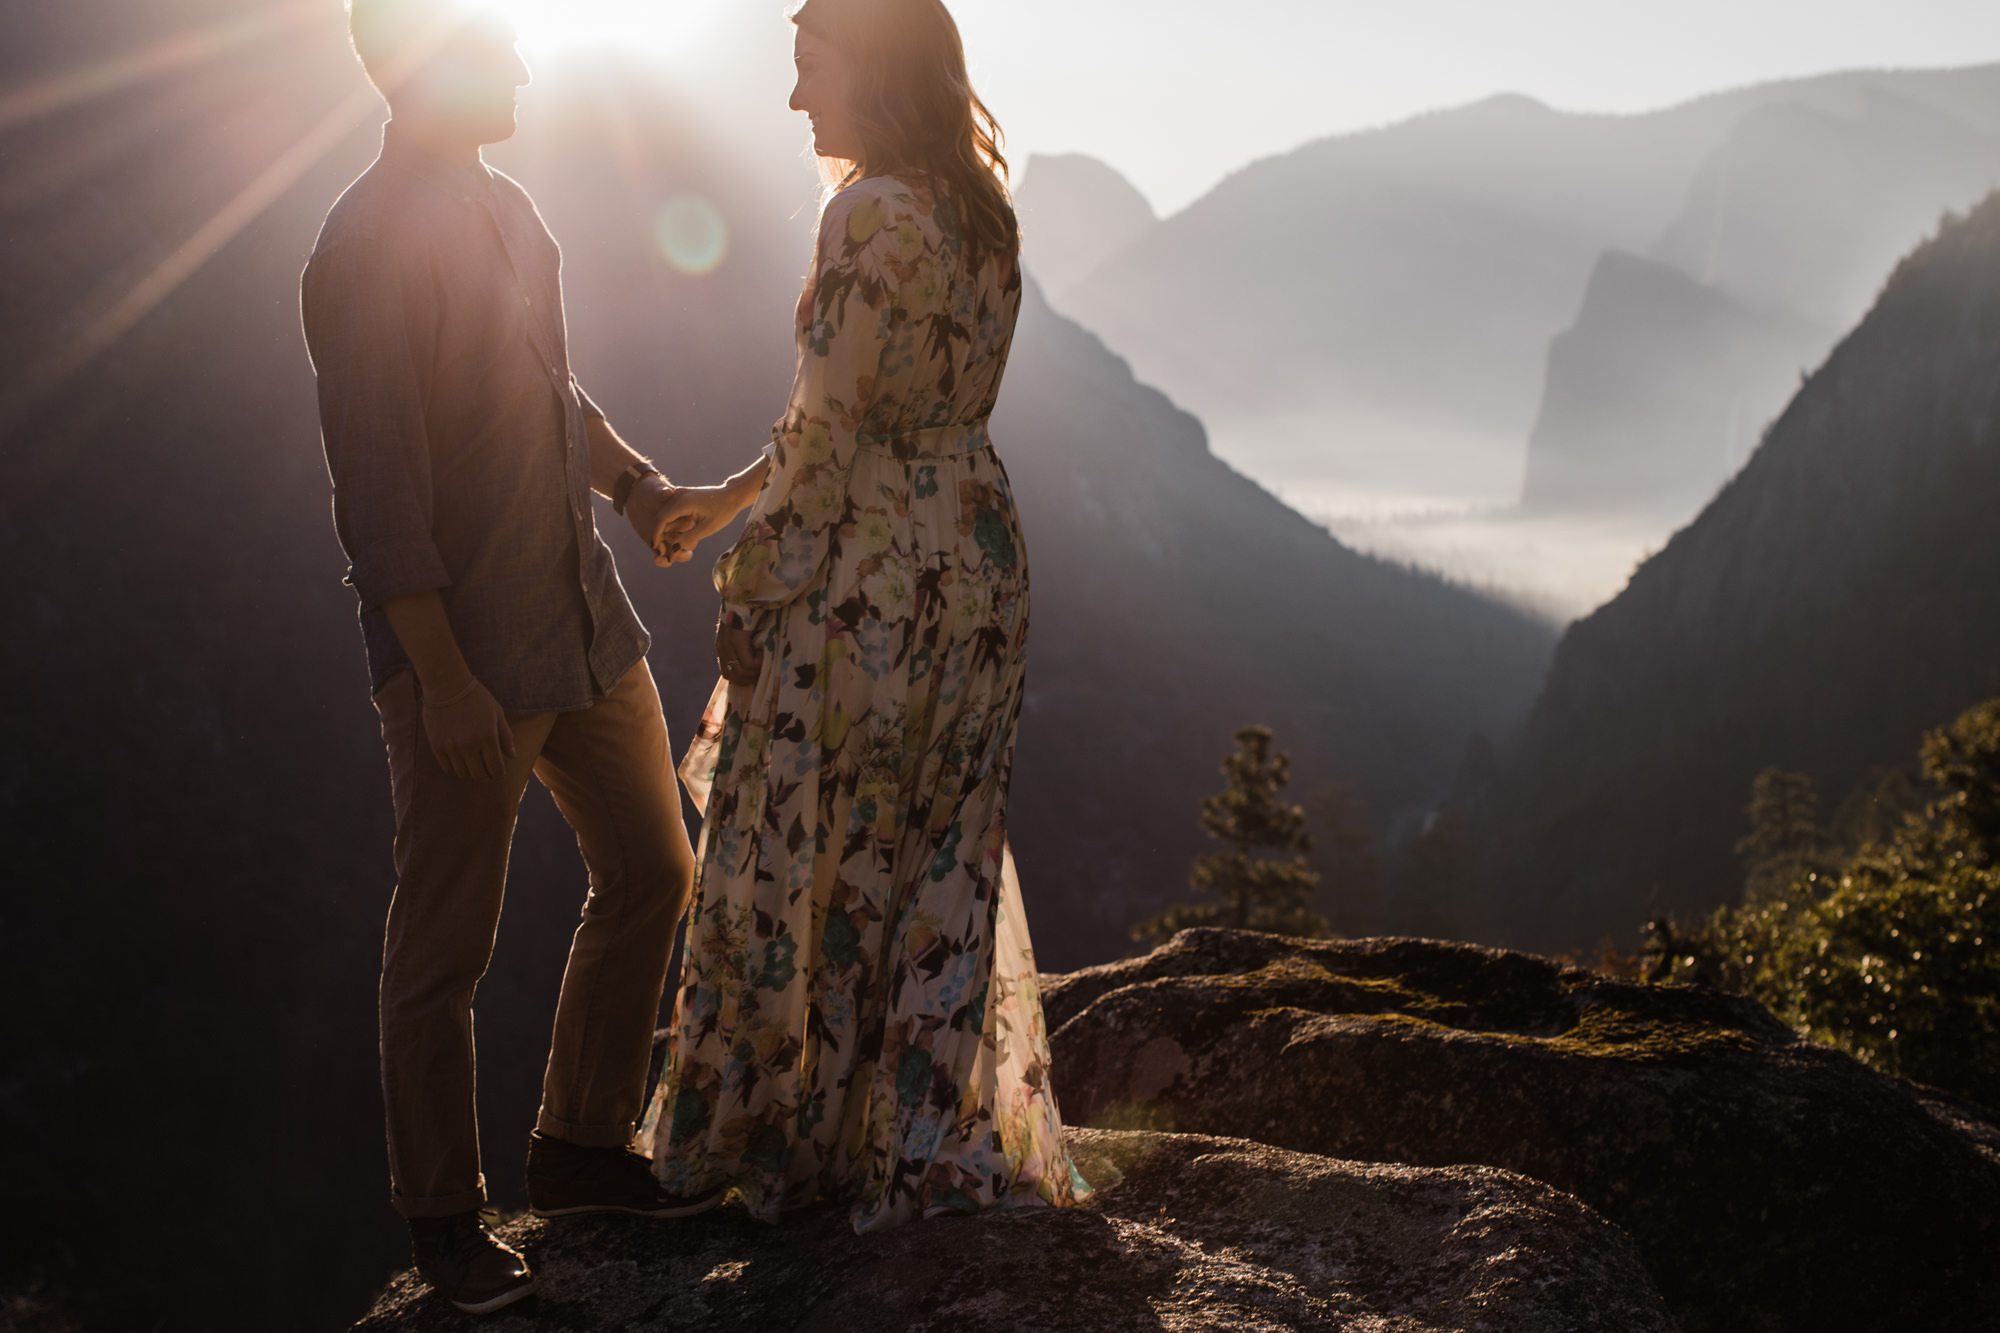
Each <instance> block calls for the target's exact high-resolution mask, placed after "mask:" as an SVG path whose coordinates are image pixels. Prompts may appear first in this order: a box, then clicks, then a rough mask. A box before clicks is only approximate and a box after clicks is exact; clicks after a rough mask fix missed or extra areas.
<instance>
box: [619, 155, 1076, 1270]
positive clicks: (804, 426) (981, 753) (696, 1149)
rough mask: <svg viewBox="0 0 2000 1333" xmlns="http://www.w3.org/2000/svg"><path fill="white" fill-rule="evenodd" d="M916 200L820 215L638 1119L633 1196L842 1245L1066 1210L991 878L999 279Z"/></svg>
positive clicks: (850, 203) (1024, 994)
mask: <svg viewBox="0 0 2000 1333" xmlns="http://www.w3.org/2000/svg"><path fill="white" fill-rule="evenodd" d="M968 255H969V252H968V247H967V244H966V239H965V235H964V232H963V230H962V228H961V225H960V222H959V220H958V218H957V215H956V214H955V212H954V210H953V207H952V204H951V201H950V199H949V198H948V197H947V196H945V195H944V194H942V193H941V192H939V191H936V190H933V189H932V188H931V187H929V186H928V185H926V184H924V183H921V182H919V181H915V180H909V181H905V180H901V179H897V178H894V177H874V178H870V179H866V180H863V181H860V182H858V183H856V184H854V185H852V186H849V187H848V188H847V189H845V190H842V191H841V192H840V193H839V194H837V195H836V196H834V198H833V199H832V200H831V201H830V202H829V204H828V206H827V208H826V210H825V213H824V215H823V217H822V220H821V224H820V234H819V243H818V249H817V253H816V255H815V257H814V264H813V276H812V277H811V279H809V281H808V283H807V285H806V289H805V292H804V294H803V295H802V296H801V297H800V301H799V319H798V348H799V363H798V374H797V378H796V380H795V382H794V386H793V390H792V396H791V401H790V403H789V405H788V407H787V409H786V412H785V415H784V417H783V418H782V419H781V420H780V421H779V422H778V424H777V426H776V427H775V428H774V430H773V432H772V436H773V444H772V447H771V450H770V459H771V469H770V473H769V476H768V478H767V480H766V482H765V484H764V489H763V492H762V493H761V494H760V495H759V497H758V499H757V502H756V504H755V505H754V507H753V508H752V509H751V511H750V517H749V520H748V522H747V524H746V526H745V529H744V532H743V535H742V537H741V538H740V539H739V540H738V541H737V543H736V545H735V546H734V547H733V548H732V549H731V550H730V551H729V552H728V553H727V554H725V555H724V556H723V557H722V558H721V560H719V561H718V562H717V564H716V567H715V582H716V588H717V590H718V591H719V592H720V593H721V594H722V600H723V615H724V617H725V618H726V619H728V620H729V621H731V622H732V623H734V624H737V625H741V626H744V627H747V628H749V629H750V630H751V631H752V633H753V635H754V636H755V638H756V640H757V642H758V643H759V644H760V645H761V646H762V648H763V651H764V663H763V668H762V671H761V673H760V677H759V679H758V682H757V684H756V685H755V686H754V687H744V686H724V685H718V686H717V691H716V699H715V701H713V702H712V703H711V705H710V710H709V717H708V718H707V719H705V725H704V733H705V734H707V735H709V736H711V737H712V740H711V741H710V743H709V745H710V748H709V749H708V750H707V751H704V750H703V748H702V747H701V746H700V745H699V744H698V746H697V749H696V750H695V751H694V752H693V753H691V754H690V756H689V760H688V763H687V764H686V765H684V766H683V773H684V774H686V775H687V776H688V777H689V785H690V788H691V789H692V790H694V791H695V792H696V794H697V799H699V798H700V795H701V788H702V787H703V786H704V785H706V786H708V788H709V790H708V792H707V803H706V808H705V819H704V821H703V824H702V832H701V846H700V849H699V852H698V859H699V864H700V871H699V880H698V885H697V890H696V897H695V903H694V907H693V914H692V919H691V922H690V925H689V932H688V945H687V948H688V954H687V964H686V971H685V973H684V979H683V983H682V987H681V990H680V993H679V996H678V997H677V1000H676V1004H675V1009H674V1018H673V1026H672V1037H671V1044H670V1047H669V1050H668V1053H667V1061H666V1066H665V1071H664V1073H663V1074H662V1075H661V1079H660V1089H659V1092H658V1094H657V1096H656V1098H655V1101H654V1104H653V1108H652V1111H651V1113H650V1115H649V1122H650V1125H651V1135H652V1147H653V1159H654V1164H655V1168H656V1170H657V1171H658V1173H659V1176H660V1180H661V1181H662V1183H663V1184H664V1185H665V1186H666V1187H667V1188H669V1189H671V1190H674V1191H676V1192H678V1193H682V1194H689V1195H693V1194H698V1193H704V1192H707V1191H709V1190H711V1189H714V1188H717V1187H720V1186H733V1187H735V1188H736V1189H737V1190H739V1191H740V1192H741V1194H742V1195H743V1197H744V1199H745V1200H746V1202H747V1203H748V1204H749V1207H750V1209H751V1211H752V1213H753V1214H755V1215H757V1216H759V1217H762V1218H765V1219H767V1220H775V1219H776V1218H777V1216H778V1214H779V1212H780V1211H781V1209H782V1208H784V1207H786V1206H792V1205H798V1204H803V1203H806V1202H809V1201H811V1200H813V1199H815V1198H833V1199H840V1200H844V1201H846V1202H848V1203H850V1204H851V1206H852V1210H853V1211H852V1219H853V1224H854V1227H855V1229H856V1230H857V1231H861V1230H866V1229H868V1228H870V1227H876V1226H883V1225H890V1224H894V1223H897V1222H901V1221H905V1220H908V1219H910V1218H913V1217H917V1216H930V1215H933V1214H936V1213H940V1212H946V1211H953V1210H957V1211H967V1212H970V1211H975V1210H978V1209H981V1208H986V1207H990V1206H995V1205H1001V1206H1007V1205H1016V1204H1033V1203H1042V1204H1054V1205H1059V1206H1060V1205H1068V1204H1072V1203H1074V1202H1076V1201H1077V1200H1078V1199H1079V1198H1080V1197H1082V1196H1083V1195H1085V1194H1087V1193H1088V1188H1089V1187H1088V1186H1087V1185H1085V1184H1084V1182H1083V1181H1082V1179H1081V1178H1080V1177H1079V1176H1078V1175H1077V1174H1076V1172H1075V1170H1074V1168H1073V1167H1072V1166H1071V1164H1070V1160H1069V1156H1068V1154H1067V1152H1066V1151H1065V1149H1064V1147H1063V1143H1062V1124H1061V1117H1060V1114H1059V1113H1058V1111H1057V1108H1056V1101H1055V1095H1054V1092H1053V1090H1052V1089H1051V1087H1050V1086H1049V1056H1048V1040H1047V1035H1046V1033H1045V1032H1044V1031H1043V1024H1042V1008H1041V998H1040V995H1039V992H1038V989H1037V986H1036V974H1035V963H1034V955H1033V952H1032V949H1031V947H1030V945H1029V941H1028V931H1027V922H1026V918H1025V917H1024V915H1023V912H1022V907H1021V897H1020V890H1019V887H1018V885H1017V884H1016V882H1015V879H1014V874H1013V862H1012V858H1011V857H1010V856H1009V854H1008V851H1007V821H1006V814H1007V783H1008V776H1009V770H1010V768H1011V765H1012V762H1013V755H1014V735H1015V729H1016V726H1017V724H1018V721H1019V717H1020V711H1021V693H1022V668H1023V659H1022V650H1023V648H1024V646H1025V643H1026V639H1027V632H1028V570H1027V561H1026V548H1025V547H1024V545H1023V543H1022V539H1021V531H1020V527H1019V525H1018V523H1017V521H1016V518H1015V513H1014V502H1013V496H1012V493H1011V491H1010V490H1009V487H1008V483H1007V474H1006V472H1005V471H1004V470H1003V469H1002V467H1001V466H1000V460H999V458H998V456H997V455H996V454H995V453H994V451H993V447H992V444H991V443H990V442H989V440H988V437H987V429H986V419H987V415H988V414H989V413H990V412H991V410H992V407H993V402H994V398H995V395H996V394H997V393H998V391H999V387H1000V378H1001V374H1002V372H1003V370H1004V369H1005V366H1006V361H1007V352H1008V348H1009V346H1010V344H1011V342H1012V339H1013V332H1014V321H1015V317H1016V315H1017V314H1018V312H1019V309H1020V297H1021V279H1020V273H1019V270H1018V266H1017V265H1016V264H1015V262H1014V261H1013V260H1012V259H1011V258H1008V257H1005V256H997V255H991V254H989V255H986V256H985V257H984V259H983V260H982V261H980V262H978V263H976V264H975V263H973V262H972V261H971V260H970V259H969V257H968Z"/></svg>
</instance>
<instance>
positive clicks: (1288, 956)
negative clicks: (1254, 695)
mask: <svg viewBox="0 0 2000 1333" xmlns="http://www.w3.org/2000/svg"><path fill="white" fill-rule="evenodd" d="M1046 1008H1047V1011H1048V1017H1049V1026H1050V1027H1051V1029H1052V1030H1054V1031H1055V1034H1056V1035H1055V1037H1054V1040H1053V1045H1054V1054H1055V1071H1056V1077H1057V1088H1058V1091H1059V1092H1060V1094H1061V1098H1062V1107H1063V1112H1064V1114H1065V1116H1066V1117H1067V1119H1068V1120H1069V1122H1070V1123H1072V1124H1079V1125H1104V1126H1121V1127H1128V1128H1129V1127H1143V1128H1152V1129H1171V1130H1181V1131H1190V1132H1198V1133H1206V1134H1227V1135H1238V1136H1243V1137H1250V1138H1256V1139H1258V1140H1260V1141H1262V1142H1265V1143H1270V1144H1274V1145H1277V1146H1280V1147H1285V1148H1291V1149H1294V1150H1297V1151H1302V1152H1313V1153H1323V1154H1327V1155H1329V1156H1333V1157H1338V1158H1347V1159H1356V1160H1360V1161H1374V1162H1406V1163H1412V1164H1416V1165H1443V1164H1445V1163H1463V1162H1479V1163H1484V1164H1486V1165H1489V1166H1495V1167H1502V1168H1505V1169H1507V1170H1510V1171H1515V1172H1519V1173H1520V1174H1522V1175H1525V1176H1530V1177H1533V1178H1535V1179H1537V1180H1541V1181H1545V1182H1547V1183H1549V1184H1551V1185H1554V1186H1556V1187H1557V1188H1558V1189H1561V1190H1564V1191H1566V1192H1568V1193H1570V1194H1572V1195H1574V1196H1575V1197H1577V1198H1578V1199H1581V1200H1582V1201H1584V1202H1585V1203H1588V1204H1590V1205H1591V1206H1592V1207H1594V1208H1596V1209H1598V1210H1599V1211H1600V1212H1601V1213H1602V1214H1603V1215H1604V1216H1605V1217H1607V1218H1608V1219H1610V1220H1611V1221H1612V1222H1613V1223H1615V1224H1617V1225H1618V1226H1620V1227H1622V1228H1623V1229H1624V1230H1625V1231H1626V1232H1628V1233H1629V1234H1630V1235H1631V1236H1632V1238H1633V1240H1634V1241H1636V1242H1637V1244H1638V1246H1639V1252H1640V1254H1641V1256H1642V1257H1643V1259H1644V1261H1645V1264H1646V1267H1647V1270H1648V1272H1649V1273H1650V1274H1651V1275H1652V1278H1653V1280H1654V1281H1655V1282H1656V1283H1657V1284H1658V1286H1659V1289H1660V1291H1661V1293H1662V1294H1663V1295H1664V1296H1665V1298H1666V1300H1667V1303H1668V1305H1669V1307H1670V1308H1671V1309H1672V1311H1673V1313H1674V1315H1675V1317H1676V1318H1677V1319H1678V1320H1679V1321H1680V1324H1681V1326H1682V1327H1683V1328H1684V1329H1685V1330H1687V1333H1708V1331H1709V1330H1715V1331H1716V1333H1722V1331H1723V1330H1728V1331H1729V1333H1740V1331H1745V1330H1750V1331H1756V1333H1764V1331H1766V1330H1768V1331H1770V1333H1791V1331H1793V1330H1796V1331H1798V1333H1804V1331H1805V1330H1809V1329H1810V1330H1815V1333H1824V1330H1828V1329H1849V1328H1853V1329H1887V1328H1901V1329H1919V1328H1922V1329H1950V1330H1953V1333H1963V1331H1969V1330H1975V1329H1979V1330H1991V1329H2000V1151H1996V1144H2000V1131H1996V1129H1995V1127H1994V1124H1993V1122H1992V1121H1991V1120H1990V1119H1988V1118H1987V1117H1986V1116H1985V1115H1984V1114H1983V1113H1982V1112H1980V1111H1979V1110H1978V1109H1976V1108H1972V1107H1966V1106H1962V1105H1957V1104H1954V1103H1950V1102H1947V1101H1945V1100H1944V1099H1942V1098H1937V1097H1930V1096H1927V1095H1925V1094H1924V1093H1923V1090H1921V1089H1917V1088H1913V1087H1911V1086H1910V1085H1906V1084H1898V1083H1896V1082H1894V1081H1891V1080H1889V1079H1885V1078H1882V1077H1880V1076H1879V1075H1876V1074H1874V1073H1871V1072H1870V1071H1869V1070H1867V1069H1865V1068H1863V1067H1862V1066H1861V1065H1859V1064H1857V1063H1855V1062H1854V1061H1853V1060H1850V1059H1848V1058H1847V1057H1846V1056H1844V1055H1841V1054H1840V1053H1838V1052H1836V1051H1832V1050H1829V1049H1827V1048H1826V1047H1823V1046H1816V1045H1814V1044H1812V1043H1809V1042H1805V1041H1801V1040H1800V1039H1798V1038H1797V1037H1796V1036H1795V1035H1794V1034H1792V1033H1791V1032H1790V1031H1789V1030H1787V1029H1786V1028H1784V1027H1783V1026H1781V1025H1780V1024H1779V1023H1778V1022H1776V1020H1774V1019H1772V1018H1771V1016H1770V1015H1769V1014H1767V1013H1766V1012H1765V1011H1764V1010H1763V1009H1761V1008H1760V1007H1758V1006H1757V1005H1755V1004H1753V1003H1750V1002H1748V1001H1745V1000H1740V999H1737V998H1734V997H1731V996H1726V995H1721V994H1717V993H1715V992H1712V991H1704V990H1696V989H1691V988H1688V987H1683V986H1642V985H1634V984H1627V983H1623V982H1617V981H1610V980H1607V979H1605V978H1603V977H1600V976H1596V975H1594V974H1591V973H1588V972H1582V971H1578V970H1576V969H1573V968H1564V967H1562V966H1560V965H1559V964H1556V963H1552V962H1549V961H1547V960H1545V959H1540V958H1532V957H1528V956H1526V955H1523V954H1514V953H1503V952H1499V951H1496V950H1489V949H1479V948H1474V947H1471V946H1466V945H1450V944H1439V943H1435V942H1432V941H1423V940H1356V941H1349V942H1341V943H1329V942H1322V941H1301V940H1283V939H1278V938H1275V937H1272V936H1268V935H1254V934H1246V933H1240V932H1235V931H1217V930H1199V931H1186V932H1183V933H1182V934H1181V935H1179V936H1177V937H1176V938H1175V939H1173V940H1172V941H1171V942H1169V943H1168V944H1167V945H1166V946H1165V947H1163V948H1161V949H1159V950H1158V951H1156V952H1154V953H1152V954H1150V955H1148V956H1147V957H1145V958H1140V959H1134V960H1131V961H1129V962H1123V963H1115V964H1111V965H1108V966H1105V967H1098V968H1091V969H1088V970H1086V971H1083V972H1078V973H1075V974H1072V975H1070V976H1067V977H1061V978H1052V979H1050V981H1049V983H1048V985H1047V987H1046Z"/></svg>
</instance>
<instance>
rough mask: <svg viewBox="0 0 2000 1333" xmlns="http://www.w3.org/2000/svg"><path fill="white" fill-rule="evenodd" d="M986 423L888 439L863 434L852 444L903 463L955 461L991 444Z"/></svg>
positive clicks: (905, 433) (899, 434)
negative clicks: (938, 460) (914, 461)
mask: <svg viewBox="0 0 2000 1333" xmlns="http://www.w3.org/2000/svg"><path fill="white" fill-rule="evenodd" d="M986 422H987V418H986V417H981V418H979V419H978V420H977V421H966V422H961V423H959V424H958V425H955V426H934V427H932V428H930V429H929V430H908V431H898V432H896V433H894V434H888V435H871V434H869V433H868V432H866V431H863V432H861V433H860V434H858V435H856V436H855V437H854V442H855V443H856V444H858V445H859V446H861V447H862V448H863V449H866V450H869V451H870V452H871V453H878V454H888V455H889V456H890V457H891V458H896V459H901V460H902V461H904V462H910V461H913V460H916V459H923V458H957V457H958V456H960V455H961V454H969V453H972V452H973V451H974V450H978V449H984V448H986V447H987V446H988V445H990V444H992V443H993V440H992V438H991V437H990V436H988V435H987V433H986Z"/></svg>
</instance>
